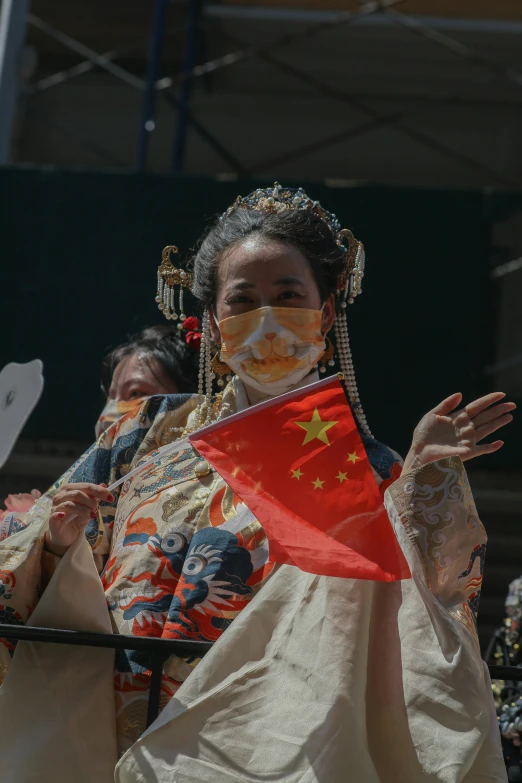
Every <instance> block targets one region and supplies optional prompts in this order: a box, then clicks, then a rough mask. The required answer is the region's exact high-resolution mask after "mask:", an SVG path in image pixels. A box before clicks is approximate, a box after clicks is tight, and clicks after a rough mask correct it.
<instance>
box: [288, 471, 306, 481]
mask: <svg viewBox="0 0 522 783" xmlns="http://www.w3.org/2000/svg"><path fill="white" fill-rule="evenodd" d="M291 473H292V478H296V479H297V480H298V481H299V479H300V478H301V476H302V475H303V471H302V470H301V468H297V470H292V471H291Z"/></svg>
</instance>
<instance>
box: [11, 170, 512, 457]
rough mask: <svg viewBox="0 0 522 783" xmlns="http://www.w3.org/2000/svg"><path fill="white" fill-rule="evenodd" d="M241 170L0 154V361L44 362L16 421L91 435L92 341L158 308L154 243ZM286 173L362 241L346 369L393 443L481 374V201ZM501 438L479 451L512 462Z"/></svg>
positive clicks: (138, 322)
mask: <svg viewBox="0 0 522 783" xmlns="http://www.w3.org/2000/svg"><path fill="white" fill-rule="evenodd" d="M257 184H258V183H257V182H226V183H225V182H217V181H215V180H211V179H206V178H201V179H199V178H183V177H181V178H172V177H169V176H161V175H136V174H131V173H129V174H121V173H99V172H84V171H81V172H80V171H78V172H76V171H66V172H65V171H56V170H52V169H24V168H16V169H2V170H0V197H1V209H0V237H1V253H2V259H1V264H2V275H1V279H2V322H3V329H2V340H1V346H0V366H1V365H3V364H5V363H7V362H9V361H18V362H25V361H28V360H30V359H34V358H41V359H42V360H43V362H44V366H45V380H46V386H45V391H44V395H43V398H42V400H41V402H40V404H39V406H38V408H37V410H36V411H35V412H34V413H33V415H32V417H31V419H30V421H29V423H28V424H27V426H26V429H25V431H24V435H25V436H26V437H45V438H49V437H53V436H54V437H59V438H68V439H69V438H70V439H89V438H90V437H91V434H92V430H93V426H94V422H95V420H96V418H97V415H98V412H99V409H100V408H101V406H102V404H103V400H102V398H101V395H100V392H99V364H100V359H101V357H102V355H103V353H104V352H105V351H106V349H107V348H108V347H110V346H112V345H114V344H116V343H118V342H119V341H121V340H123V339H124V338H125V336H126V334H127V333H129V332H131V331H136V330H138V329H139V328H141V327H142V326H144V325H146V324H152V323H156V322H159V320H160V315H159V312H158V310H157V309H156V305H155V303H154V296H155V285H156V266H157V264H158V263H159V259H160V253H161V249H162V248H163V246H164V245H166V244H176V245H178V246H179V247H180V249H181V250H183V251H185V252H188V250H189V249H190V247H191V246H193V244H194V242H195V241H196V239H197V237H198V235H199V234H200V233H201V231H202V229H203V228H204V227H205V225H206V223H207V222H208V220H209V219H210V218H211V216H212V215H214V214H215V213H216V212H220V211H223V210H224V209H225V208H226V207H227V206H228V205H229V203H231V202H232V201H233V200H234V198H235V197H236V195H237V194H238V193H245V192H248V190H250V189H252V187H254V186H256V185H257ZM265 184H266V183H263V185H265ZM284 184H289V185H292V184H296V183H284ZM299 184H302V185H304V186H305V188H306V189H307V191H308V192H309V193H310V194H311V195H313V196H314V197H315V198H318V199H319V200H321V201H322V202H323V204H324V205H325V206H326V207H328V208H329V209H331V210H332V211H334V212H336V213H337V215H338V216H339V217H340V218H341V221H342V223H343V225H345V226H348V227H350V228H353V230H354V232H355V234H356V236H357V237H358V238H360V239H362V240H363V241H364V243H365V246H366V250H367V259H368V262H367V276H366V278H365V284H364V295H363V296H362V297H361V298H360V299H359V301H358V302H357V303H356V305H354V307H353V308H352V309H350V317H351V322H352V323H351V334H352V342H353V350H354V355H355V362H356V370H357V374H358V379H359V385H360V388H361V394H362V398H363V401H364V405H365V408H366V413H367V417H368V420H369V422H370V426H371V427H372V429H373V431H374V433H375V434H376V436H377V437H379V438H380V439H381V440H384V441H385V442H387V443H388V444H389V445H391V446H393V447H395V448H396V449H398V450H400V451H404V450H405V449H406V448H407V445H408V441H409V437H410V433H411V429H412V427H413V425H414V423H415V422H416V421H417V420H418V418H419V417H420V416H421V415H422V413H423V412H425V411H426V410H427V409H428V408H429V407H431V406H433V405H434V404H435V403H436V402H437V401H438V400H439V399H441V398H442V397H443V396H445V395H447V394H449V393H450V392H453V391H456V390H460V391H462V392H463V393H465V394H466V395H467V396H472V395H474V394H478V393H479V392H481V391H483V390H484V389H485V388H487V386H486V385H485V383H484V381H483V376H482V367H483V366H485V364H486V363H488V362H489V361H491V359H492V354H491V347H492V339H491V335H492V333H493V325H492V317H491V312H490V308H489V304H488V301H489V300H488V298H487V293H488V281H487V268H488V252H489V248H488V215H489V214H490V211H491V210H490V207H489V206H488V208H487V209H486V205H485V200H484V199H485V197H484V196H483V195H482V194H481V193H478V192H458V191H428V190H412V189H400V188H383V187H372V186H368V187H358V188H330V187H327V186H325V185H323V184H317V183H306V182H304V183H299ZM512 438H513V448H509V450H508V449H506V452H505V455H504V456H503V457H502V459H500V457H498V458H496V461H494V462H492V463H491V464H497V465H501V464H514V462H515V460H516V454H517V449H515V448H514V440H515V433H512Z"/></svg>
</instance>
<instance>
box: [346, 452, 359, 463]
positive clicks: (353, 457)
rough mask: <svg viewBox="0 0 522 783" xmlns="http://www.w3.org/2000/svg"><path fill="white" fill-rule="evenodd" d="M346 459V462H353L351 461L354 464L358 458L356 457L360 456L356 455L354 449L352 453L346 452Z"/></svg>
mask: <svg viewBox="0 0 522 783" xmlns="http://www.w3.org/2000/svg"><path fill="white" fill-rule="evenodd" d="M346 459H347V461H348V462H353V463H354V464H355V463H356V462H357V460H358V459H361V458H360V457H358V456H357V452H356V451H354V453H353V454H348V456H347V457H346Z"/></svg>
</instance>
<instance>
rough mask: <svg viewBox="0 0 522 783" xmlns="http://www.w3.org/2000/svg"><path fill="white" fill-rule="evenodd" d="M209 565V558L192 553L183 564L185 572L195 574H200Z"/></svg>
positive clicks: (190, 574)
mask: <svg viewBox="0 0 522 783" xmlns="http://www.w3.org/2000/svg"><path fill="white" fill-rule="evenodd" d="M206 565H207V559H206V558H205V557H201V556H200V555H191V557H187V559H186V560H185V564H184V565H183V573H184V574H188V575H189V576H193V575H194V574H200V573H201V572H202V571H203V569H204V568H205V566H206Z"/></svg>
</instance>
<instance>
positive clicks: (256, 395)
mask: <svg viewBox="0 0 522 783" xmlns="http://www.w3.org/2000/svg"><path fill="white" fill-rule="evenodd" d="M318 380H319V373H318V371H317V370H316V369H315V370H312V372H310V373H308V375H307V376H306V377H304V378H303V379H302V380H301V381H299V383H296V384H295V386H293V387H292V389H287V391H293V389H300V388H302V387H303V386H308V384H309V383H313V382H314V381H318ZM234 387H235V392H236V399H237V402H238V403H239V406H238V407H239V408H240V409H241V408H242V409H244V408H248V407H250V406H251V405H257V404H258V403H260V402H264V401H265V400H269V399H271V398H273V397H277V396H279V395H277V394H265V393H264V392H261V391H259V389H253V388H252V387H251V386H248V385H247V384H246V383H245V382H244V381H243V380H241V379H239V378H238V377H237V375H236V376H235V377H234ZM238 387H239V388H238Z"/></svg>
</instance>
